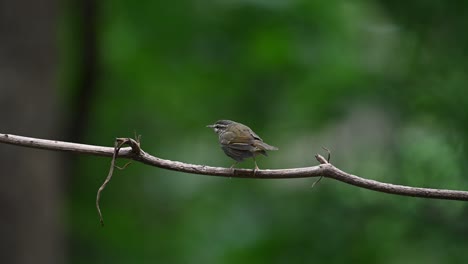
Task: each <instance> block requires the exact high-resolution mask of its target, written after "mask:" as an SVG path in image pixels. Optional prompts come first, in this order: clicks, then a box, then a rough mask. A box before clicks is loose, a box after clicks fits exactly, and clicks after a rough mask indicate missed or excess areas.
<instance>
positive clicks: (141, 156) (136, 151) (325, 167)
mask: <svg viewBox="0 0 468 264" xmlns="http://www.w3.org/2000/svg"><path fill="white" fill-rule="evenodd" d="M132 141H133V142H135V141H134V140H132V139H127V141H126V142H125V144H130V145H131V147H125V148H122V149H120V151H119V152H118V154H117V157H118V158H127V159H132V160H135V161H139V162H142V163H144V164H148V165H151V166H155V167H159V168H163V169H168V170H174V171H180V172H185V173H193V174H201V175H213V176H222V177H236V178H257V179H291V178H307V177H318V176H324V177H327V178H332V179H335V180H338V181H341V182H345V183H348V184H351V185H354V186H358V187H362V188H366V189H369V190H374V191H378V192H385V193H390V194H398V195H404V196H413V197H421V198H435V199H446V200H461V201H468V192H467V191H457V190H447V189H431V188H419V187H410V186H404V185H396V184H389V183H383V182H378V181H374V180H369V179H364V178H361V177H358V176H356V175H352V174H349V173H346V172H344V171H342V170H340V169H338V168H336V167H335V166H333V165H332V164H330V163H328V162H327V160H326V159H325V158H324V157H322V156H321V155H318V154H317V155H316V159H317V161H318V162H319V163H320V165H318V166H312V167H305V168H293V169H279V170H257V171H256V172H255V174H254V173H253V170H248V169H235V170H232V169H229V168H220V167H211V166H205V165H194V164H187V163H183V162H178V161H171V160H166V159H161V158H157V157H154V156H151V155H150V154H148V153H146V152H144V151H143V150H142V149H141V148H140V146H139V144H135V143H132ZM0 142H3V143H6V144H12V145H18V146H25V147H30V148H40V149H47V150H58V151H69V152H73V153H80V154H89V155H95V156H107V157H112V155H113V154H114V148H112V147H101V146H93V145H85V144H76V143H70V142H62V141H54V140H45V139H37V138H30V137H22V136H15V135H10V134H0Z"/></svg>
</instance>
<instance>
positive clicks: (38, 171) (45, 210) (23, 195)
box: [0, 1, 66, 263]
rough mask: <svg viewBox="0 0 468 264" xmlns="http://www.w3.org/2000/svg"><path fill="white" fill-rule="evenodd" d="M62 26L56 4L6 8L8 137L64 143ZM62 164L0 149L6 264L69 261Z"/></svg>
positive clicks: (0, 25) (1, 49)
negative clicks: (59, 88)
mask: <svg viewBox="0 0 468 264" xmlns="http://www.w3.org/2000/svg"><path fill="white" fill-rule="evenodd" d="M32 21H33V23H32ZM57 21H58V14H57V7H56V3H55V1H41V2H37V1H15V2H8V3H7V2H2V3H1V4H0V36H2V37H1V41H0V119H1V120H2V121H1V127H2V131H3V133H17V134H23V135H29V136H33V137H40V138H55V137H57V136H59V131H60V124H59V122H58V120H59V118H60V117H59V115H58V112H59V111H58V105H59V104H58V97H57V87H56V74H57V43H56V34H57V30H56V25H57ZM61 161H62V159H61V158H60V155H59V154H57V153H52V152H44V151H39V150H30V149H24V148H20V147H15V146H9V145H2V146H0V167H1V170H2V173H1V177H0V234H1V235H0V262H2V263H63V261H64V260H65V258H64V257H65V254H64V250H65V249H66V246H64V245H63V238H62V235H63V231H62V227H63V219H62V217H61V209H60V208H61V206H63V203H62V201H63V193H62V190H61V187H62V186H61V182H62V180H63V179H62V174H63V171H62V166H61Z"/></svg>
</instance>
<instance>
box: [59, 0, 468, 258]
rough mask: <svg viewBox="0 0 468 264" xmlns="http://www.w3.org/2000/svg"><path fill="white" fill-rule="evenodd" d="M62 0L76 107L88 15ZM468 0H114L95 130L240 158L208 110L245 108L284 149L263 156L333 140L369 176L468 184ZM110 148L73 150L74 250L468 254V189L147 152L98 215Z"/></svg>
mask: <svg viewBox="0 0 468 264" xmlns="http://www.w3.org/2000/svg"><path fill="white" fill-rule="evenodd" d="M64 10H65V12H64V14H63V17H62V20H63V21H62V23H61V27H60V47H61V50H62V56H61V68H60V69H61V75H60V83H61V87H63V89H62V90H61V91H60V92H61V94H62V98H63V102H64V103H63V105H64V107H65V108H66V107H67V105H75V104H76V97H75V96H74V93H75V92H74V89H76V85H75V82H76V79H77V78H78V77H77V76H78V75H79V72H78V68H80V67H83V65H80V59H79V58H80V56H82V54H81V53H80V52H81V49H80V46H79V44H78V43H79V41H80V40H79V39H77V32H79V31H80V28H81V27H82V24H81V22H80V19H78V18H77V17H76V15H75V11H74V9H73V6H67V5H65V8H64ZM466 10H467V4H464V3H462V2H460V4H454V3H449V2H445V3H443V2H440V1H411V2H408V1H340V0H334V1H305V0H303V1H301V0H297V1H277V0H274V1H267V0H241V1H235V0H210V1H197V0H194V1H188V0H182V1H169V2H166V1H148V0H146V1H137V2H134V1H123V0H114V1H100V3H99V8H98V13H97V21H96V36H97V37H96V43H97V50H98V52H97V55H96V63H97V65H96V72H97V75H96V76H97V77H96V81H97V82H96V87H95V89H94V90H93V95H92V100H91V103H90V105H89V106H88V108H89V109H87V111H88V116H87V123H86V127H83V131H84V132H83V135H84V136H83V138H82V139H81V141H82V142H83V143H89V144H96V145H108V146H111V145H112V144H113V140H114V138H115V137H133V135H134V132H135V131H136V133H138V134H141V135H142V148H143V149H144V150H145V151H147V152H149V153H150V154H152V155H155V156H157V157H161V158H165V159H171V160H177V161H182V162H187V163H194V164H204V165H209V166H220V167H229V166H230V165H231V164H232V160H231V159H230V158H228V157H227V156H225V155H224V154H223V153H222V151H221V149H220V148H219V145H218V142H217V136H216V135H215V134H214V133H213V131H212V130H210V129H208V128H206V127H205V126H206V125H208V124H211V123H213V122H215V121H216V120H218V119H232V120H235V121H238V122H241V123H244V124H246V125H248V126H250V127H251V128H252V129H253V130H254V131H255V132H257V134H259V135H260V136H261V137H262V138H263V139H264V140H265V142H267V143H269V144H271V145H274V146H277V147H279V149H280V150H279V151H277V152H272V153H271V154H270V155H269V157H267V158H265V157H263V158H259V159H258V165H259V167H260V168H265V169H266V168H268V169H280V168H293V167H305V166H313V165H316V164H317V162H316V161H315V159H314V154H315V153H322V154H323V153H324V151H323V150H322V149H321V147H322V146H325V147H327V148H329V149H330V150H331V151H332V163H333V164H334V165H335V166H337V167H339V168H340V169H342V170H345V171H347V172H350V173H353V174H356V175H359V176H362V177H365V178H369V179H374V180H378V181H382V182H388V183H395V184H402V185H409V186H418V187H432V188H444V189H458V190H464V189H465V190H466V189H468V180H467V178H466V175H467V162H466V160H467V156H468V153H467V150H466V144H467V137H466V135H467V134H468V133H467V132H468V114H467V106H468V99H467V97H466V94H467V92H468V89H467V84H468V75H467V74H466V72H467V70H466V69H467V66H468V60H467V59H468V34H466V28H467V26H468V16H467V12H466ZM86 66H87V65H85V67H86ZM74 87H75V88H74ZM70 111H73V110H70ZM109 161H110V160H109V159H107V158H96V157H90V156H80V157H77V156H75V159H74V160H73V163H74V168H75V169H74V170H73V176H72V177H71V179H70V180H69V182H68V187H67V189H68V190H67V191H66V197H67V199H66V202H65V203H64V206H65V209H66V210H65V213H64V216H65V219H66V222H65V223H66V224H65V230H66V241H67V243H68V245H69V246H68V248H69V249H68V251H69V253H68V255H69V259H70V262H71V263H413V264H415V263H425V264H426V263H463V262H464V261H466V259H468V250H467V248H468V240H467V239H466V237H467V235H468V222H467V220H466V219H467V217H468V204H466V203H464V202H456V201H439V200H430V199H420V198H411V197H400V196H395V195H389V194H384V193H377V192H373V191H369V190H365V189H360V188H357V187H353V186H350V185H346V184H344V183H341V182H337V181H334V180H331V179H324V180H322V181H321V182H320V184H319V185H317V186H316V187H315V188H313V189H311V184H312V182H313V181H314V180H315V179H292V180H258V179H235V178H232V179H229V178H218V177H208V176H200V175H190V174H184V173H178V172H171V171H167V170H162V169H158V168H154V167H149V166H144V165H141V164H138V163H134V164H132V165H130V167H128V168H127V169H125V170H123V171H116V172H115V175H114V178H113V179H112V181H111V182H110V184H109V185H108V186H107V188H106V189H105V190H104V192H103V196H102V200H101V207H102V211H103V214H104V219H105V222H106V226H105V227H104V228H101V227H100V226H99V221H98V217H97V213H96V210H95V207H94V199H95V192H96V191H97V189H98V188H99V186H100V185H101V183H102V182H103V180H104V178H105V176H106V175H107V171H108V168H109ZM118 163H119V164H120V165H123V164H124V163H125V161H123V160H120V161H118ZM239 167H244V168H252V167H253V162H252V161H251V160H248V161H245V162H244V163H242V164H241V165H240V166H239Z"/></svg>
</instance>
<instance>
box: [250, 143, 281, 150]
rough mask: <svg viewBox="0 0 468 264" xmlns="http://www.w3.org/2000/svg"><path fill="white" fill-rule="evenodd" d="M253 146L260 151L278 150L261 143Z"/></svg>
mask: <svg viewBox="0 0 468 264" xmlns="http://www.w3.org/2000/svg"><path fill="white" fill-rule="evenodd" d="M255 145H256V147H257V148H259V149H262V150H278V148H277V147H273V146H270V145H268V144H267V143H265V142H263V141H257V142H256V144H255Z"/></svg>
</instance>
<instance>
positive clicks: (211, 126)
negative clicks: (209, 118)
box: [206, 125, 214, 128]
mask: <svg viewBox="0 0 468 264" xmlns="http://www.w3.org/2000/svg"><path fill="white" fill-rule="evenodd" d="M206 127H209V128H213V127H214V125H207V126H206Z"/></svg>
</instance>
